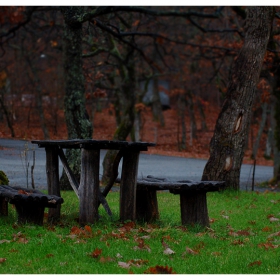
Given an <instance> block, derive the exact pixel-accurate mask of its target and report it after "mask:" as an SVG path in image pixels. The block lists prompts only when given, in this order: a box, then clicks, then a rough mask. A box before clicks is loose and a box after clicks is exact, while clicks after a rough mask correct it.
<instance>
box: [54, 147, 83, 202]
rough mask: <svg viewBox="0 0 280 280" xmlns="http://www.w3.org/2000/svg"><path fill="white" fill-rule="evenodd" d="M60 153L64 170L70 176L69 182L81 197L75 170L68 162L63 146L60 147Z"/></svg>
mask: <svg viewBox="0 0 280 280" xmlns="http://www.w3.org/2000/svg"><path fill="white" fill-rule="evenodd" d="M58 155H59V158H60V160H61V163H62V165H63V167H64V171H65V173H66V175H67V177H68V180H69V183H70V185H71V187H72V189H73V190H74V192H75V194H76V195H77V197H79V193H78V188H79V184H78V182H77V180H76V178H75V176H74V173H73V171H72V170H71V168H70V167H69V164H68V162H67V159H66V157H65V155H64V152H63V150H62V149H61V148H58Z"/></svg>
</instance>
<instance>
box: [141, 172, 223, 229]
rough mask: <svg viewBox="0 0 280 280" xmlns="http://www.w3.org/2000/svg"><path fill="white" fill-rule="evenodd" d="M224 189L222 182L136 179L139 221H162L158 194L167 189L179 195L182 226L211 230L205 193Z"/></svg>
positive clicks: (153, 178) (152, 178) (154, 178)
mask: <svg viewBox="0 0 280 280" xmlns="http://www.w3.org/2000/svg"><path fill="white" fill-rule="evenodd" d="M223 189H225V182H220V181H188V180H184V181H172V180H168V179H167V178H156V177H153V176H151V175H149V176H147V178H145V179H141V180H139V179H138V180H137V189H136V218H137V220H139V221H144V222H150V221H154V220H157V219H159V211H158V202H157V194H156V192H157V191H164V190H168V191H169V192H170V193H173V194H175V195H176V194H179V195H180V210H181V222H182V224H183V225H194V224H200V225H201V226H203V227H209V216H208V209H207V198H206V193H207V192H216V191H221V190H223ZM167 207H168V206H167Z"/></svg>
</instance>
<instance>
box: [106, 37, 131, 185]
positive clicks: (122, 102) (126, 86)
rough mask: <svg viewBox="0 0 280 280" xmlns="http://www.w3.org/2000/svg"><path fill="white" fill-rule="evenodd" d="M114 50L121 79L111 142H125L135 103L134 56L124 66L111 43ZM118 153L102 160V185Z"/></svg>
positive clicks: (113, 152) (113, 153) (107, 179)
mask: <svg viewBox="0 0 280 280" xmlns="http://www.w3.org/2000/svg"><path fill="white" fill-rule="evenodd" d="M113 46H114V50H115V52H116V54H117V55H118V56H119V58H120V60H119V69H120V78H121V81H120V83H121V87H120V90H119V91H118V92H117V99H118V100H117V104H115V106H118V111H119V112H120V113H121V114H120V116H119V123H118V127H117V129H116V131H115V133H114V136H113V140H116V141H125V140H126V138H127V136H128V135H129V134H130V132H131V131H132V129H133V126H134V119H135V102H136V78H135V65H134V56H133V54H132V53H131V54H130V56H129V60H128V62H127V63H126V64H125V63H124V62H123V61H122V59H121V55H120V53H119V52H118V50H117V47H116V46H115V44H114V42H113ZM117 153H118V151H116V150H109V151H108V152H107V153H106V155H105V157H104V159H103V163H102V164H103V176H102V181H103V183H105V184H107V183H108V181H109V178H110V176H111V173H112V168H113V163H114V160H115V158H116V155H117Z"/></svg>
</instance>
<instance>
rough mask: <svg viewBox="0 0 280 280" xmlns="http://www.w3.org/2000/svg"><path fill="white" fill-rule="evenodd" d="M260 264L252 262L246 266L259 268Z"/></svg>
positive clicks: (259, 262)
mask: <svg viewBox="0 0 280 280" xmlns="http://www.w3.org/2000/svg"><path fill="white" fill-rule="evenodd" d="M261 264H262V262H261V261H254V262H251V263H249V264H248V266H249V267H252V266H256V265H258V266H260V265H261Z"/></svg>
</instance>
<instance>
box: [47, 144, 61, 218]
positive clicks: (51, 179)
mask: <svg viewBox="0 0 280 280" xmlns="http://www.w3.org/2000/svg"><path fill="white" fill-rule="evenodd" d="M45 149H46V172H47V182H48V194H49V195H51V194H53V195H57V196H60V186H59V165H58V150H57V148H56V147H55V148H51V147H46V148H45ZM60 209H61V205H60V204H59V205H57V207H56V208H49V210H48V221H49V222H53V221H58V220H59V219H60Z"/></svg>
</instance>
